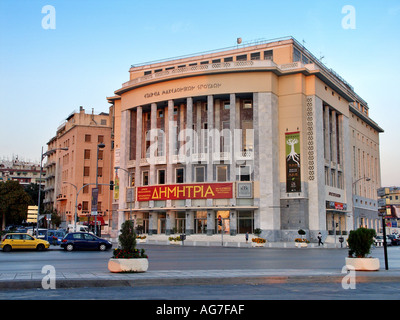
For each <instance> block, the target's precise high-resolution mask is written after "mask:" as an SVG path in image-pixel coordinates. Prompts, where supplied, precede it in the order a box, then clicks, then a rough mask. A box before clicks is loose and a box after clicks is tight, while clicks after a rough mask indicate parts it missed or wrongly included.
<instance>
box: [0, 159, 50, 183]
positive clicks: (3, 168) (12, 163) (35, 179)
mask: <svg viewBox="0 0 400 320" xmlns="http://www.w3.org/2000/svg"><path fill="white" fill-rule="evenodd" d="M7 180H15V181H18V182H19V184H20V185H22V186H24V187H26V186H28V185H30V184H31V183H33V184H40V185H41V186H42V185H44V179H43V177H42V179H40V164H38V163H34V162H30V161H21V160H19V159H18V156H17V157H13V159H12V160H0V182H1V181H7Z"/></svg>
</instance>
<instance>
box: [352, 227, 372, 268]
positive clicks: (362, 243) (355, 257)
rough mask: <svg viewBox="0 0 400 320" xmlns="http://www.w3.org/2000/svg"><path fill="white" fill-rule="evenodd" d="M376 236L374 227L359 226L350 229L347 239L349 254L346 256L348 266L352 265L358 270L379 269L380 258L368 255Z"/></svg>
mask: <svg viewBox="0 0 400 320" xmlns="http://www.w3.org/2000/svg"><path fill="white" fill-rule="evenodd" d="M375 236H376V232H375V230H374V229H367V228H359V229H357V230H352V231H350V234H349V237H348V239H347V242H348V245H349V256H348V257H347V258H346V266H351V267H353V268H354V270H358V271H377V270H379V267H380V265H379V259H378V258H372V257H367V256H368V255H369V254H370V252H371V246H372V245H373V243H374V237H375Z"/></svg>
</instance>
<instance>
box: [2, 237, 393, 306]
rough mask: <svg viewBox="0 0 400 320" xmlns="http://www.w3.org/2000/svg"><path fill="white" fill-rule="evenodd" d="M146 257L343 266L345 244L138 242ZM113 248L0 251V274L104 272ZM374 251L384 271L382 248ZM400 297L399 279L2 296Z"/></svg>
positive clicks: (256, 265)
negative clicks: (49, 269) (47, 269)
mask: <svg viewBox="0 0 400 320" xmlns="http://www.w3.org/2000/svg"><path fill="white" fill-rule="evenodd" d="M139 247H140V248H145V250H146V253H147V254H148V256H149V271H150V270H151V271H157V270H160V271H161V270H163V271H166V270H171V271H172V270H182V271H183V270H221V274H223V273H224V272H226V271H229V270H235V269H241V270H243V269H244V270H246V269H248V270H255V269H269V270H273V269H275V270H282V269H298V270H335V271H338V270H341V269H342V267H343V266H344V259H345V257H346V255H347V249H325V248H314V249H298V248H296V249H279V248H263V249H259V248H227V247H199V246H198V247H190V246H167V245H140V246H139ZM111 255H112V251H106V252H99V251H76V252H65V251H63V250H59V249H56V248H54V247H53V248H52V249H50V250H47V251H44V252H36V251H13V252H10V253H4V252H0V262H1V263H0V273H3V274H4V273H12V272H20V273H24V272H40V271H41V269H42V267H43V266H44V265H52V266H54V268H55V270H56V272H67V271H73V272H88V271H90V272H107V271H108V270H107V262H108V259H109V258H110V257H111ZM372 255H373V256H374V257H378V258H379V259H380V262H381V270H384V267H385V265H384V257H383V248H374V249H373V250H372ZM388 256H389V269H390V270H395V269H396V270H399V269H400V247H389V248H388ZM399 297H400V287H399V285H398V283H392V282H385V283H380V282H374V283H358V284H357V285H356V288H355V289H348V290H345V289H343V287H342V285H341V283H267V284H234V285H230V284H226V285H221V284H218V283H217V282H216V283H215V284H205V285H178V286H170V285H164V286H159V285H153V286H139V287H107V288H74V289H57V290H38V289H20V290H13V289H7V290H2V291H1V292H0V299H1V300H4V299H7V300H8V299H11V300H13V299H23V300H30V299H35V300H41V299H54V300H69V299H77V300H79V299H84V300H86V299H93V300H97V299H108V300H113V299H114V300H270V299H272V300H338V299H339V300H341V299H346V300H352V299H356V300H370V299H383V300H392V299H398V298H399Z"/></svg>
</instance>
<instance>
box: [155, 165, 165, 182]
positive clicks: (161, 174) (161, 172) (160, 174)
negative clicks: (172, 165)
mask: <svg viewBox="0 0 400 320" xmlns="http://www.w3.org/2000/svg"><path fill="white" fill-rule="evenodd" d="M157 183H158V184H165V170H164V169H162V170H158V171H157Z"/></svg>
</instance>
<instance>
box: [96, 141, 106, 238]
mask: <svg viewBox="0 0 400 320" xmlns="http://www.w3.org/2000/svg"><path fill="white" fill-rule="evenodd" d="M105 146H106V145H105V144H104V143H99V144H98V145H97V157H96V190H98V188H99V183H98V177H99V149H103V148H104V147H105ZM96 197H98V192H97V194H96ZM97 200H98V199H96V214H95V216H94V233H95V235H96V236H97Z"/></svg>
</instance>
